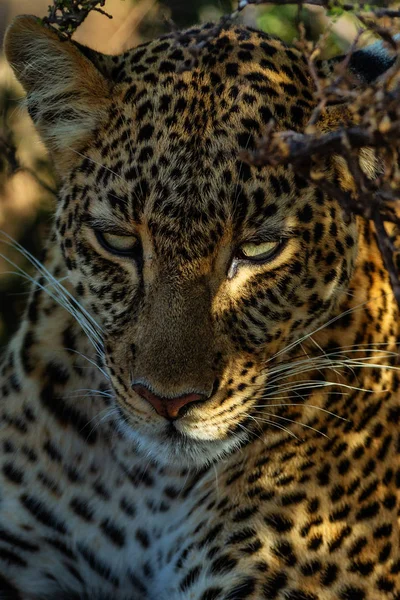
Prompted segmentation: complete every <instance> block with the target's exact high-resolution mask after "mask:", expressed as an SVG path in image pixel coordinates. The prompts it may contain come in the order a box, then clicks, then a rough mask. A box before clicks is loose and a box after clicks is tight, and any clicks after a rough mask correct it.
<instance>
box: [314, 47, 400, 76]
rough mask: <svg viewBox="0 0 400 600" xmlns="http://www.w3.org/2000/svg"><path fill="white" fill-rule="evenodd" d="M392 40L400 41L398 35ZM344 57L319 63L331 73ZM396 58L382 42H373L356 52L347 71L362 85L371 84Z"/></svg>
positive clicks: (336, 57)
mask: <svg viewBox="0 0 400 600" xmlns="http://www.w3.org/2000/svg"><path fill="white" fill-rule="evenodd" d="M394 39H395V40H397V42H399V41H400V35H395V36H394ZM344 58H345V57H344V56H335V57H334V58H331V59H329V60H325V61H321V65H322V66H323V70H325V71H328V72H331V71H332V70H333V67H334V66H335V65H336V64H337V63H340V62H341V61H342V60H344ZM395 60H396V57H395V55H394V54H393V53H391V52H390V51H389V50H388V48H387V47H386V46H385V45H384V44H383V42H379V41H378V42H375V43H374V44H371V45H370V46H366V47H365V48H360V50H356V51H355V52H353V54H352V55H351V57H350V61H349V69H350V71H351V72H352V73H353V75H355V76H356V77H357V79H359V81H360V82H362V83H372V82H373V81H375V79H377V78H378V77H379V76H380V75H383V73H385V71H387V70H388V69H390V67H392V66H393V64H394V61H395Z"/></svg>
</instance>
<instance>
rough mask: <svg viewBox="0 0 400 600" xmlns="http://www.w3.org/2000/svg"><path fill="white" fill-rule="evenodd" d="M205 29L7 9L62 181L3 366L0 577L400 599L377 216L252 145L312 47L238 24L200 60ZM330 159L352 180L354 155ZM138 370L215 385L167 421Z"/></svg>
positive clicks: (260, 594) (33, 106)
mask: <svg viewBox="0 0 400 600" xmlns="http://www.w3.org/2000/svg"><path fill="white" fill-rule="evenodd" d="M205 28H207V26H205ZM198 31H199V30H198V29H192V30H190V31H188V32H186V34H184V35H183V37H181V38H180V40H179V43H177V41H176V36H174V35H170V36H164V37H163V38H160V39H157V40H154V41H152V42H150V43H147V44H144V45H142V46H139V47H138V48H135V49H133V50H130V51H129V52H126V53H125V54H123V55H122V56H115V57H114V56H113V57H111V56H103V55H100V54H98V53H96V52H94V51H92V50H89V49H87V48H84V47H82V46H79V45H77V44H74V43H72V42H65V41H63V42H61V41H60V40H59V39H58V36H57V34H56V33H54V32H53V31H51V30H49V29H45V28H43V27H42V26H41V25H40V23H39V22H38V21H37V20H36V19H34V18H33V17H22V18H20V19H17V21H16V22H15V23H14V24H13V25H12V27H11V29H10V30H9V32H8V35H7V40H6V52H7V55H8V58H9V60H10V63H11V64H12V66H13V68H14V70H15V72H16V74H17V76H18V77H19V79H20V81H21V82H22V83H23V85H24V86H25V88H26V90H27V106H28V109H29V110H30V112H31V115H32V117H33V119H34V121H35V122H36V125H37V127H38V128H39V130H40V131H41V133H42V136H43V138H44V139H45V140H46V141H47V144H48V146H49V148H50V150H51V151H52V153H53V156H54V160H55V164H56V167H57V169H58V171H59V173H60V177H61V180H62V185H61V189H60V192H59V197H58V204H57V213H56V218H55V222H54V227H53V232H52V234H51V237H50V240H49V244H48V249H47V252H46V256H45V259H44V266H41V265H40V264H38V263H36V262H35V261H34V259H31V260H33V261H34V262H35V266H36V267H37V269H38V277H37V279H36V281H35V283H34V284H33V285H32V292H31V296H30V300H29V303H28V307H27V311H26V314H25V317H24V319H23V320H22V322H21V325H20V328H19V331H18V333H17V334H16V336H15V337H14V339H13V340H12V341H11V343H10V345H9V347H8V349H7V351H6V355H5V360H4V364H3V367H2V380H1V382H2V383H1V384H2V401H1V413H0V414H1V421H2V427H1V430H0V436H1V450H2V452H1V458H0V480H1V487H0V596H1V597H2V598H13V599H17V598H18V599H23V600H47V599H50V598H51V599H54V598H57V600H59V599H63V598H68V600H71V599H74V600H84V599H94V600H106V599H107V600H108V599H110V598H112V599H115V600H139V599H140V600H142V599H143V600H166V599H168V600H188V599H189V598H190V599H192V600H250V599H253V600H261V599H265V600H275V599H276V600H377V599H382V600H384V599H390V600H399V599H400V581H399V572H400V555H399V526H398V520H397V519H398V512H399V507H400V502H399V489H400V460H399V453H400V433H399V421H400V405H399V401H398V395H399V392H398V389H399V376H398V368H397V367H396V356H397V355H396V350H397V337H398V324H397V323H398V315H397V308H396V304H395V302H394V300H393V295H392V292H391V289H390V285H389V281H388V277H387V273H386V272H385V270H384V268H383V265H382V261H381V258H380V254H379V251H378V250H377V246H376V238H375V234H374V231H373V229H372V226H371V225H370V224H369V223H367V222H364V221H362V220H361V219H350V220H349V221H348V220H347V219H344V218H343V215H342V211H341V209H340V207H339V206H338V204H337V202H336V201H335V200H333V199H331V198H328V197H326V196H325V195H324V194H322V193H321V192H320V190H319V189H318V186H311V185H309V184H308V183H307V182H306V181H304V180H303V179H302V178H301V177H300V176H299V175H298V174H297V173H296V172H295V171H293V170H291V169H289V168H286V167H285V168H255V167H250V166H249V165H248V164H246V163H243V162H241V161H240V159H239V153H240V149H241V148H247V149H251V148H253V147H254V146H255V144H256V140H257V139H258V138H259V137H260V136H261V135H262V134H263V131H265V127H266V126H267V125H268V123H269V122H270V120H271V119H275V121H276V122H277V124H278V126H279V127H280V128H282V129H286V128H293V129H295V130H296V129H297V130H300V129H301V128H302V126H303V125H304V124H305V123H306V121H307V118H308V117H309V115H310V113H311V111H312V109H313V107H314V106H315V100H314V99H313V84H312V81H311V79H310V75H309V73H308V69H307V65H306V61H305V60H304V57H303V56H302V55H301V54H300V53H299V52H298V51H297V50H296V49H294V48H292V47H289V46H286V45H285V44H284V43H283V42H281V41H280V40H278V39H273V38H270V37H268V36H266V35H264V34H262V33H260V32H257V31H253V30H252V29H249V28H246V27H242V26H240V27H239V26H229V27H228V28H227V29H225V30H222V31H221V32H220V34H219V35H218V36H217V37H215V38H213V39H210V40H209V41H208V42H207V43H206V44H205V45H204V48H202V49H201V51H200V52H199V55H198V58H197V59H196V63H195V64H194V65H193V64H192V62H193V54H192V53H191V46H193V44H195V43H196V35H197V33H198ZM357 57H358V58H356V60H355V61H353V68H354V69H355V68H356V67H357V65H356V63H357V60H358V61H359V59H360V57H361V58H362V55H357ZM359 62H360V61H359ZM361 62H362V61H361ZM367 62H368V61H367ZM364 64H365V61H364ZM375 66H376V65H375ZM375 66H374V68H375ZM383 68H384V67H383ZM345 112H346V111H345V107H342V110H338V109H337V107H335V108H334V109H333V110H332V111H330V109H329V108H328V109H327V111H326V113H325V114H324V115H323V117H322V120H321V122H320V124H319V126H320V127H321V128H324V129H326V128H327V127H332V126H334V125H335V123H336V122H337V120H338V119H340V118H343V115H344V114H345ZM364 166H365V168H366V169H367V168H368V167H369V171H370V173H372V172H373V164H372V163H371V162H368V155H366V158H365V165H364ZM326 177H327V178H331V179H332V181H335V182H336V183H339V184H341V185H343V186H344V187H345V186H346V185H347V183H346V178H345V173H344V171H343V168H342V166H341V163H340V161H339V160H336V159H334V158H332V160H331V161H329V162H327V164H326ZM105 228H106V229H107V230H108V231H114V232H119V233H121V232H122V233H125V234H129V235H131V236H132V235H135V236H137V239H138V240H140V243H138V245H137V249H136V251H135V254H134V255H133V256H130V257H121V256H117V255H115V254H112V253H110V251H109V250H108V249H107V248H105V247H104V244H103V245H102V244H101V243H100V241H99V240H100V238H99V235H96V233H95V230H96V229H97V230H98V229H103V230H104V229H105ZM266 239H274V240H279V241H281V244H280V246H279V251H278V252H276V253H275V254H274V255H272V256H271V257H270V258H269V259H268V260H264V261H261V262H258V263H256V262H249V261H246V260H243V257H242V258H240V254H239V253H238V248H240V246H241V245H242V244H244V243H246V242H249V241H252V242H254V243H260V240H261V241H262V240H266ZM21 251H22V250H21ZM134 382H136V383H137V382H139V384H140V385H145V386H147V388H148V389H149V390H151V391H152V392H154V393H157V394H159V395H161V396H163V397H164V398H167V399H171V402H172V399H173V398H177V397H181V396H182V394H188V393H197V394H201V400H199V401H197V402H194V403H191V404H189V405H187V406H185V407H184V410H182V411H181V412H180V413H179V414H178V418H176V419H174V420H167V419H166V418H164V416H162V415H160V414H157V412H156V411H155V410H154V409H153V407H152V406H151V404H150V403H149V402H147V401H146V400H145V399H144V398H143V397H142V396H140V395H138V394H137V393H136V392H135V391H134V390H133V389H132V384H133V383H134Z"/></svg>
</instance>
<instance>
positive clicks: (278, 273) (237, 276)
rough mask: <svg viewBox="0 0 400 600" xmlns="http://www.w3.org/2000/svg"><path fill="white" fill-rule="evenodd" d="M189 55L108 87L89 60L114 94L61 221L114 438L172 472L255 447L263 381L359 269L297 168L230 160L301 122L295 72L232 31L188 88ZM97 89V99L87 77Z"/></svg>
mask: <svg viewBox="0 0 400 600" xmlns="http://www.w3.org/2000/svg"><path fill="white" fill-rule="evenodd" d="M46 35H49V34H46ZM190 39H191V38H190V35H188V41H187V43H186V45H185V44H182V46H181V47H177V45H176V43H175V41H174V38H173V37H172V38H170V39H167V40H161V41H160V40H156V41H154V42H152V43H150V44H147V45H145V46H143V47H141V48H138V49H136V50H132V51H131V52H128V53H126V54H125V55H123V56H122V57H116V58H114V59H107V60H111V66H110V65H108V67H107V69H108V71H107V69H106V67H105V66H104V64H103V63H106V62H107V60H106V58H104V57H97V58H96V60H97V66H98V68H99V69H101V68H103V71H107V73H108V74H107V77H109V79H111V78H112V79H113V87H112V92H111V93H110V95H109V97H108V98H107V99H104V101H102V104H101V106H100V105H99V106H98V107H97V105H96V107H97V108H96V110H97V111H98V112H99V113H100V109H101V119H99V118H97V117H96V115H95V116H93V115H92V116H93V122H95V127H94V129H93V127H92V128H91V131H90V134H88V135H86V136H84V137H85V144H84V146H83V145H81V146H80V147H79V151H75V152H74V153H73V156H72V158H71V153H70V154H69V158H68V174H67V175H66V174H65V172H64V173H63V175H64V185H63V187H62V190H61V194H60V202H59V207H58V211H57V219H56V229H57V234H58V242H59V244H60V247H61V249H62V253H63V256H64V260H65V263H66V266H67V268H68V271H69V277H70V279H71V281H72V283H73V285H74V287H75V290H76V292H77V297H78V299H79V302H80V303H81V304H82V305H83V306H85V307H86V309H87V310H88V311H89V312H90V313H91V314H92V315H93V316H94V317H95V318H96V320H97V322H98V323H99V325H100V326H101V332H102V336H103V339H104V354H105V363H106V366H107V372H108V374H109V377H110V380H111V384H112V387H113V390H114V397H115V408H116V410H117V413H118V418H119V423H120V425H121V428H123V430H124V432H125V433H126V434H128V435H130V436H131V437H132V438H133V439H134V440H135V441H136V442H137V443H138V444H139V446H141V447H142V448H143V449H144V450H145V451H147V452H148V453H149V454H150V455H151V456H152V457H154V458H156V459H158V460H159V461H160V462H164V463H171V462H175V463H176V464H177V465H178V466H182V465H187V464H190V465H196V466H202V465H204V464H205V463H207V462H209V461H211V460H214V459H215V458H217V457H219V456H222V455H223V454H224V453H225V452H229V451H231V450H232V449H234V448H236V447H237V446H238V445H240V444H241V443H243V442H244V441H245V440H246V439H247V438H248V435H249V431H250V430H252V429H254V426H253V423H254V422H255V421H254V414H253V411H254V407H259V405H260V402H261V399H262V395H263V393H264V392H265V390H266V389H268V386H269V373H270V366H271V365H272V364H274V362H276V361H277V360H279V357H280V356H282V355H283V354H284V352H285V350H286V349H287V348H288V347H290V345H291V344H293V343H294V342H296V341H297V340H299V339H300V338H302V337H303V336H304V335H305V334H307V333H309V332H312V331H313V330H314V329H316V328H317V327H319V326H320V325H321V324H323V323H325V322H326V321H327V320H328V319H329V316H330V314H331V312H332V310H333V308H334V307H335V306H336V304H337V302H338V299H339V298H340V296H341V295H342V294H343V291H344V290H345V289H346V286H347V285H348V282H349V280H350V277H351V274H352V271H353V268H354V262H355V256H356V252H357V240H356V225H355V223H354V222H349V223H345V222H344V220H343V219H342V218H340V216H341V209H340V207H339V206H338V204H337V203H336V202H335V201H333V200H330V199H327V198H326V197H324V196H323V195H322V194H321V193H320V191H319V190H318V188H317V187H312V186H309V185H308V184H307V183H306V182H305V181H304V180H303V179H302V178H301V177H300V176H299V175H298V174H297V173H296V172H294V171H293V170H291V169H289V168H274V169H272V168H256V167H251V166H249V165H248V164H246V163H245V162H242V161H241V160H240V150H241V149H243V148H247V149H251V148H253V147H254V144H255V140H256V139H257V138H258V137H259V136H261V135H262V134H263V131H265V128H266V125H267V124H268V123H269V121H270V119H271V118H273V119H275V120H276V122H277V123H278V125H279V126H280V127H281V128H283V129H284V128H288V127H294V128H299V127H301V125H302V123H303V122H304V121H305V120H307V117H308V115H309V114H310V111H311V110H312V108H313V100H312V85H311V83H310V80H309V77H308V73H307V68H306V65H305V63H304V60H303V59H302V57H301V56H300V55H299V54H298V53H297V52H296V51H293V50H292V49H288V48H287V47H285V46H284V44H283V43H281V42H279V41H277V40H270V39H269V38H266V36H264V35H262V34H259V33H256V32H252V31H251V30H247V29H244V28H231V29H229V30H227V31H222V32H221V33H220V34H219V36H218V37H217V38H216V39H214V40H213V41H210V42H209V43H208V44H206V45H205V47H204V48H203V49H202V51H201V54H200V55H199V57H198V59H197V60H198V62H197V64H196V65H195V66H194V67H191V68H190V69H189V70H187V71H185V70H182V68H181V67H182V65H184V64H185V60H186V61H189V62H190V61H191V60H192V54H191V53H190V52H188V49H187V47H186V46H190V44H191V42H190ZM61 46H62V47H63V48H62V51H63V52H64V51H65V48H66V47H67V46H66V44H61ZM74 52H75V49H74ZM92 58H93V57H92ZM74 60H75V58H74ZM79 60H80V59H79ZM85 61H86V59H85ZM74 64H75V63H74ZM106 66H107V65H106ZM85 68H89V67H88V65H87V64H86V62H85ZM96 73H97V71H96ZM96 77H97V75H96ZM107 81H108V80H107ZM28 83H29V82H28ZM81 85H83V86H84V85H85V81H84V78H82V81H81ZM91 85H92V86H97V87H96V89H97V88H99V86H100V87H101V86H103V87H104V86H105V84H104V82H100V83H99V82H98V81H97V80H96V79H95V75H94V74H92V80H91ZM103 87H102V88H101V89H103ZM79 101H80V102H81V103H84V102H86V100H85V98H84V99H82V98H81V97H80V99H79ZM92 101H93V103H94V104H96V102H97V100H96V99H95V98H94V97H93V100H92ZM87 111H88V114H89V108H87ZM45 118H46V113H45V112H44V113H43V114H42V116H41V119H42V121H41V123H44V122H45ZM68 118H70V116H68V115H67V116H66V117H65V123H67V121H68ZM65 123H64V125H65ZM67 125H68V123H67ZM69 126H70V125H69ZM42 127H43V128H44V127H45V125H43V124H42ZM65 131H69V130H68V129H67V128H66V129H65ZM71 135H72V134H71ZM68 150H70V148H68ZM327 176H329V173H328V172H327ZM154 397H156V400H154ZM182 398H184V399H185V400H184V401H183V400H182ZM114 412H115V411H114ZM258 414H259V412H258Z"/></svg>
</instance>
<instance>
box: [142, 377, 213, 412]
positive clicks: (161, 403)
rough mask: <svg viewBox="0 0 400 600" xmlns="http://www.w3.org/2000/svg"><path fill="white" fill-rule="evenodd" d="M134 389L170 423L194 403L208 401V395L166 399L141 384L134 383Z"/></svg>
mask: <svg viewBox="0 0 400 600" xmlns="http://www.w3.org/2000/svg"><path fill="white" fill-rule="evenodd" d="M132 389H133V390H134V391H135V392H136V393H137V394H139V396H141V398H144V399H145V400H147V402H149V403H150V404H151V405H152V407H153V408H154V410H155V411H156V412H157V413H158V414H159V415H161V417H165V419H168V420H169V421H173V420H174V419H178V418H179V417H182V416H183V414H184V412H185V411H184V410H182V409H183V407H185V406H188V405H189V404H192V403H193V402H199V401H202V400H206V399H207V395H206V394H196V393H190V394H183V395H182V396H176V397H175V398H165V397H164V396H158V395H157V394H154V393H153V392H152V391H151V390H150V389H149V388H148V387H146V386H145V385H143V384H141V383H134V384H133V385H132Z"/></svg>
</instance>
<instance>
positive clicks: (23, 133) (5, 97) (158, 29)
mask: <svg viewBox="0 0 400 600" xmlns="http://www.w3.org/2000/svg"><path fill="white" fill-rule="evenodd" d="M0 1H2V2H6V4H7V2H8V5H9V6H10V7H11V4H12V2H13V1H15V0H0ZM36 2H37V0H32V4H31V6H32V10H33V11H34V10H35V3H36ZM59 2H61V4H63V5H65V7H66V8H68V5H71V0H59ZM85 2H86V4H87V5H89V4H90V3H91V4H93V5H97V6H98V7H100V6H101V7H102V6H103V5H104V10H105V11H106V12H111V13H112V10H110V8H109V0H108V1H107V2H105V3H104V2H103V1H100V2H95V1H93V0H85ZM120 2H124V3H128V5H129V6H128V7H126V5H125V8H128V9H131V10H133V9H135V8H138V9H140V10H143V8H144V12H143V15H142V16H140V18H138V22H137V23H136V25H135V27H136V31H135V36H134V39H135V40H136V39H137V40H138V43H140V42H141V41H145V40H147V39H151V38H153V37H155V36H157V35H160V34H161V33H163V32H165V31H168V27H170V25H168V21H167V20H171V21H173V23H174V24H175V25H176V26H177V27H179V28H182V27H186V26H189V25H192V24H194V23H197V22H199V21H200V22H204V21H209V20H216V19H218V18H219V17H220V16H221V15H223V14H226V13H229V12H231V11H232V10H233V9H234V8H235V7H236V6H237V4H236V2H235V1H233V0H232V1H231V0H120ZM146 2H147V4H146ZM83 4H84V3H83ZM139 5H140V6H139ZM3 6H4V5H3ZM25 6H26V5H25ZM40 6H42V4H40ZM110 6H111V4H110ZM112 6H114V7H115V8H117V4H116V2H115V1H114V3H113V5H112ZM147 7H149V10H147ZM40 10H42V9H41V8H40V9H39V8H38V9H37V11H39V12H37V13H36V14H40ZM140 10H139V12H140ZM6 14H7V6H6ZM50 14H51V13H50ZM140 14H142V13H140ZM154 15H156V18H155V17H154ZM41 16H43V17H45V14H42V15H41ZM301 16H302V20H304V23H305V25H306V29H307V34H308V36H309V37H310V38H312V39H315V38H316V37H318V36H319V35H320V33H321V32H322V31H323V30H324V28H325V27H326V16H325V15H324V13H323V11H322V12H321V11H320V13H315V12H309V11H308V10H307V9H302V15H301ZM101 18H102V19H105V20H106V21H107V19H106V17H104V16H102V17H101ZM241 18H242V19H244V20H245V22H246V23H249V24H251V25H253V26H256V27H259V28H260V29H263V30H264V31H266V32H268V33H270V34H273V35H277V36H279V37H281V38H283V39H284V40H285V41H288V42H290V41H291V40H292V39H293V37H294V36H296V33H297V29H296V20H297V18H298V8H297V6H287V5H286V6H276V5H264V6H262V7H259V8H255V7H248V8H247V9H246V10H245V11H243V13H242V14H241ZM88 20H89V19H88ZM134 22H135V21H134ZM86 25H87V21H86V20H85V23H84V25H83V26H82V27H84V26H86ZM0 30H1V28H0ZM95 31H97V30H96V29H95ZM79 32H80V28H79V29H78V33H79ZM97 35H98V36H99V37H98V39H99V40H101V37H100V36H101V35H103V38H104V33H103V34H101V32H98V33H97ZM340 37H341V36H340V35H339V36H337V35H336V38H337V39H338V40H339V38H340ZM336 38H335V35H333V36H331V38H330V39H331V42H330V43H331V45H332V48H331V50H330V53H335V52H338V51H339V49H340V48H341V46H342V45H343V44H341V43H340V40H339V42H338V43H336V41H335V40H336ZM95 39H96V37H94V38H93V31H92V36H91V38H90V41H88V42H87V43H88V45H90V44H91V43H92V42H93V41H94V42H95ZM1 41H2V40H0V44H1ZM79 41H82V40H81V38H79ZM0 58H1V57H0ZM22 95H23V92H22V90H21V88H20V86H19V85H18V84H17V83H16V82H15V80H13V78H12V77H11V75H10V70H9V69H8V67H6V65H5V62H4V60H3V62H2V63H1V62H0V142H1V141H3V145H2V144H1V143H0V230H3V231H5V232H6V233H7V235H11V236H12V237H13V238H15V239H16V240H17V241H18V242H19V243H20V244H22V245H23V246H24V247H25V248H26V249H27V250H29V252H31V253H32V254H33V255H34V256H37V257H38V256H40V252H41V248H42V245H43V243H44V239H45V237H46V232H47V231H48V228H49V223H50V222H51V215H52V209H53V197H52V194H51V192H50V191H49V190H50V189H51V188H55V187H56V183H55V176H54V174H53V171H52V166H51V161H50V159H49V157H48V156H47V154H46V152H45V150H44V148H43V146H42V145H41V143H40V141H39V139H38V137H37V134H36V132H35V131H34V129H33V126H32V123H31V122H30V119H29V118H28V116H27V115H26V114H24V113H22V112H21V109H20V108H18V104H19V100H20V98H21V97H22ZM4 142H6V144H4ZM10 152H11V154H10ZM21 167H22V168H21ZM40 182H42V183H43V185H41V184H40ZM0 239H1V238H0ZM4 257H8V259H9V260H12V261H13V262H14V263H15V264H16V265H17V267H19V268H22V269H23V270H24V271H25V272H26V273H27V274H29V275H32V274H33V270H32V268H31V267H30V265H29V263H28V262H27V261H26V260H25V259H23V257H22V256H21V255H19V254H18V253H17V252H16V251H15V250H13V249H11V248H10V246H9V245H8V244H5V243H4V242H3V243H1V246H0V344H4V343H5V341H6V340H7V339H9V337H10V335H11V333H12V332H13V331H14V330H15V329H16V327H17V325H18V322H19V319H20V315H21V312H22V310H23V306H24V304H25V300H26V295H27V293H28V290H29V282H28V281H27V280H26V278H24V277H21V276H20V277H18V276H16V275H11V274H10V272H16V270H17V268H15V267H12V266H10V265H9V264H7V261H6V259H5V258H4Z"/></svg>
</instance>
